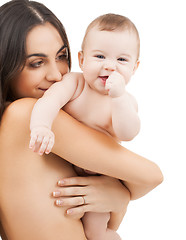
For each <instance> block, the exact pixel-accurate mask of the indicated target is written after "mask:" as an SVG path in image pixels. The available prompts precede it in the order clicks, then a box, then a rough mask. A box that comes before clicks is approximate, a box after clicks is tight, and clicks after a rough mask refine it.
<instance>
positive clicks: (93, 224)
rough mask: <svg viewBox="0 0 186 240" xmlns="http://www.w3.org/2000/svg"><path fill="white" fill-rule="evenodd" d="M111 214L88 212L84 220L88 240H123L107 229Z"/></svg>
mask: <svg viewBox="0 0 186 240" xmlns="http://www.w3.org/2000/svg"><path fill="white" fill-rule="evenodd" d="M109 219H110V213H95V212H87V213H85V215H84V216H83V218H82V222H83V226H84V231H85V235H86V237H87V239H88V240H121V238H120V236H119V235H118V234H117V233H116V232H115V231H114V230H111V229H109V228H108V227H107V224H108V221H109Z"/></svg>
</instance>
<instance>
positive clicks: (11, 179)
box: [0, 0, 162, 240]
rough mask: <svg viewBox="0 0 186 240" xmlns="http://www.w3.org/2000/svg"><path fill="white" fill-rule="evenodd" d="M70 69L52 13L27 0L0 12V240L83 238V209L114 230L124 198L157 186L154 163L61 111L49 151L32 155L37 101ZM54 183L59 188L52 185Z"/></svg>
mask: <svg viewBox="0 0 186 240" xmlns="http://www.w3.org/2000/svg"><path fill="white" fill-rule="evenodd" d="M69 70H70V50H69V44H68V40H67V37H66V33H65V31H64V28H63V26H62V25H61V23H60V22H59V20H58V19H57V18H56V17H55V16H54V15H53V13H51V12H50V11H49V10H48V9H47V8H46V7H45V6H43V5H42V4H39V3H37V2H29V1H27V0H25V1H24V0H15V1H11V2H9V3H7V4H5V5H3V6H2V7H1V8H0V83H1V86H0V111H1V126H0V219H1V224H2V226H1V227H0V229H1V234H2V237H3V240H4V239H13V240H23V239H24V240H25V239H27V240H29V239H30V240H31V239H32V240H33V239H34V240H37V239H38V240H42V239H43V240H48V239H63V240H64V239H65V240H66V239H76V240H82V239H86V237H85V234H84V231H83V226H82V223H81V221H80V218H81V216H82V215H83V214H84V212H87V211H94V212H95V211H97V212H108V211H109V212H111V220H110V222H109V227H110V228H112V229H115V230H116V229H117V228H118V226H119V224H120V222H121V220H122V218H123V216H124V214H125V211H126V208H127V205H128V202H129V200H130V199H136V198H139V197H141V196H143V195H144V194H146V193H147V192H149V191H150V190H152V189H153V188H154V187H156V186H157V185H158V184H160V183H161V181H162V174H161V171H160V170H159V168H158V167H157V166H156V165H155V164H154V163H152V162H150V161H148V160H147V159H144V158H143V157H141V156H139V155H136V154H134V153H132V152H130V151H128V150H127V149H125V148H123V147H122V146H120V145H119V144H117V143H116V142H114V141H113V140H112V139H111V138H109V137H108V136H106V135H104V134H103V133H100V132H97V131H95V130H93V129H90V128H88V127H86V126H84V125H82V124H81V123H79V122H77V121H76V120H75V119H73V118H72V117H70V116H69V115H68V114H66V113H65V112H63V111H62V110H61V111H60V113H59V115H58V116H57V118H56V120H55V122H54V124H53V131H54V133H55V136H56V141H55V142H56V143H55V145H54V147H53V153H52V154H49V155H44V156H39V155H38V154H35V153H33V152H32V151H31V150H29V148H28V144H29V139H30V136H29V134H30V133H29V119H30V114H31V111H32V108H33V105H34V103H35V101H36V100H35V99H34V98H36V99H37V98H39V97H41V96H42V95H43V93H44V92H45V90H46V89H47V88H49V87H50V86H51V85H52V84H53V83H54V82H56V81H60V80H62V76H63V75H64V74H65V73H67V72H68V71H69ZM64 159H66V160H67V161H69V162H70V163H73V164H75V165H77V166H79V167H82V168H86V169H88V170H91V171H95V172H100V173H102V174H105V175H107V176H110V177H107V176H92V177H76V174H75V172H74V170H73V168H72V165H71V164H70V163H68V162H67V161H66V160H64ZM136 168H137V169H138V171H137V172H136ZM115 178H116V179H115ZM59 179H63V180H64V183H63V182H62V181H61V182H59V183H58V186H55V184H56V182H57V181H58V180H59ZM117 179H121V180H122V181H123V182H124V184H122V183H121V182H120V181H118V180H117ZM60 186H62V187H60ZM64 186H65V187H64ZM52 192H55V194H53V195H55V197H59V198H58V200H62V202H61V201H57V202H56V204H57V203H58V204H59V206H63V207H62V208H57V207H56V206H55V205H54V199H53V197H52V195H51V193H52ZM110 196H112V199H111V198H110ZM67 209H68V211H67ZM72 230H73V231H72Z"/></svg>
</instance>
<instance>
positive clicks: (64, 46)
mask: <svg viewBox="0 0 186 240" xmlns="http://www.w3.org/2000/svg"><path fill="white" fill-rule="evenodd" d="M66 47H67V45H66V44H65V45H63V46H62V47H61V48H60V49H59V50H58V51H57V54H58V53H60V52H61V51H62V50H63V49H64V48H66ZM30 57H48V56H47V55H46V54H44V53H33V54H29V55H28V56H27V57H26V58H30Z"/></svg>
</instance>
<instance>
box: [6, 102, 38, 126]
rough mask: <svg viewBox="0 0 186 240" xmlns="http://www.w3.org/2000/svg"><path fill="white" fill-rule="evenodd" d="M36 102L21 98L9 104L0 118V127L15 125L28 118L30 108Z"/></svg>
mask: <svg viewBox="0 0 186 240" xmlns="http://www.w3.org/2000/svg"><path fill="white" fill-rule="evenodd" d="M35 102H36V99H33V98H22V99H19V100H16V101H14V102H12V103H10V104H9V105H8V106H7V108H6V110H5V112H4V114H3V117H2V123H1V124H2V125H3V124H4V123H6V125H7V124H9V123H12V122H15V123H16V124H17V123H19V122H22V121H25V120H27V119H28V118H30V114H31V111H32V108H33V106H34V104H35Z"/></svg>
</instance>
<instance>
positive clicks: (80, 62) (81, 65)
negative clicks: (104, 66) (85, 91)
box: [78, 51, 84, 71]
mask: <svg viewBox="0 0 186 240" xmlns="http://www.w3.org/2000/svg"><path fill="white" fill-rule="evenodd" d="M78 60H79V66H80V68H81V70H82V71H83V61H84V55H83V51H80V52H78Z"/></svg>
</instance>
